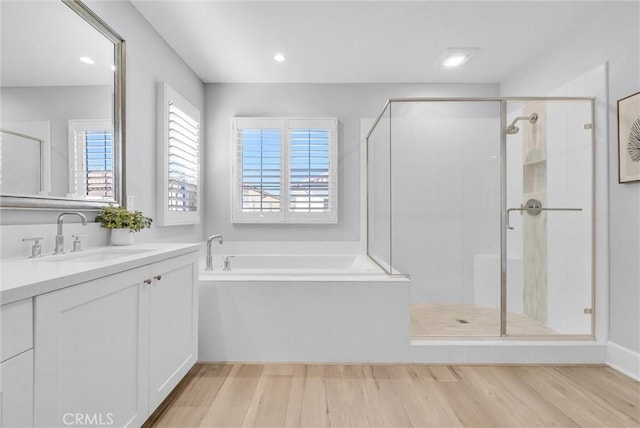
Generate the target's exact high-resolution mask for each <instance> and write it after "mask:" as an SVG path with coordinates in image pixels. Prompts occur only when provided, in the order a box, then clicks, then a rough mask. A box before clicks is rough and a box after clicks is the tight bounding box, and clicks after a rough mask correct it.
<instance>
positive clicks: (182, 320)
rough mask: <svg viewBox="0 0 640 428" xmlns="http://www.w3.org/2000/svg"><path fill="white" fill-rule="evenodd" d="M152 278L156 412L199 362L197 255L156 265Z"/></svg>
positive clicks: (151, 403) (152, 369)
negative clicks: (197, 361) (197, 360)
mask: <svg viewBox="0 0 640 428" xmlns="http://www.w3.org/2000/svg"><path fill="white" fill-rule="evenodd" d="M151 274H152V275H153V278H154V281H153V283H152V284H151V287H149V297H150V303H149V409H150V411H153V410H154V409H155V408H156V407H157V406H158V405H159V404H160V403H161V402H162V400H164V398H165V397H166V396H167V395H168V394H169V392H171V390H172V389H173V388H174V387H175V386H176V385H177V384H178V382H180V380H181V379H182V378H183V377H184V376H185V375H186V374H187V372H188V371H189V369H190V368H191V367H193V365H194V364H195V362H196V359H197V355H198V342H197V340H198V339H197V338H198V335H197V331H196V328H197V327H196V326H197V310H196V285H197V281H196V279H197V258H196V255H195V253H194V254H188V255H185V256H180V257H176V258H174V259H170V260H167V261H164V262H162V263H156V264H153V265H151Z"/></svg>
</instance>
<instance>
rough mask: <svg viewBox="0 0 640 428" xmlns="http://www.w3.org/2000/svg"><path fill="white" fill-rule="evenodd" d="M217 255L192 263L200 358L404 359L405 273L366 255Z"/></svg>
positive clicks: (406, 348)
mask: <svg viewBox="0 0 640 428" xmlns="http://www.w3.org/2000/svg"><path fill="white" fill-rule="evenodd" d="M229 255H231V253H229ZM222 260H224V258H223V257H221V258H220V259H218V263H217V264H216V263H215V261H214V268H215V269H216V270H214V271H212V272H205V271H202V270H201V271H200V289H199V301H200V307H199V314H200V315H199V323H200V324H199V344H200V345H199V353H200V354H199V360H200V361H253V362H330V361H331V362H369V361H371V362H385V361H406V360H407V359H408V355H409V340H410V338H409V333H410V320H409V303H410V302H409V298H410V295H409V294H410V293H409V285H410V281H409V280H408V279H407V278H392V277H389V276H387V275H386V274H384V272H383V271H382V270H381V269H380V268H379V267H377V266H376V265H375V264H374V263H373V262H371V261H370V260H369V259H368V258H367V257H366V256H354V255H350V256H348V255H342V256H333V255H290V256H283V255H280V256H267V255H264V256H259V255H238V256H237V257H236V258H234V259H232V270H231V271H230V272H225V271H222V270H221V266H222V265H221V263H222Z"/></svg>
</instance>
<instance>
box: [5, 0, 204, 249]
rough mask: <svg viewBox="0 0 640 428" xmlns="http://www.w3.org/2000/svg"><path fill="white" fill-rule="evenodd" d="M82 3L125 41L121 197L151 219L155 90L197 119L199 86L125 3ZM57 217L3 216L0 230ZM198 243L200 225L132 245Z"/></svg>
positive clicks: (156, 231)
mask: <svg viewBox="0 0 640 428" xmlns="http://www.w3.org/2000/svg"><path fill="white" fill-rule="evenodd" d="M85 3H86V4H87V6H88V7H89V8H91V9H92V10H93V11H94V12H95V13H96V14H97V15H98V16H100V17H101V18H102V19H103V20H104V21H105V22H107V23H108V24H109V25H110V26H111V27H112V28H113V29H114V30H115V31H116V32H118V33H119V34H120V35H121V36H122V38H124V39H125V41H126V50H127V67H126V68H127V70H126V77H127V78H126V100H127V104H126V114H127V124H126V132H127V135H126V138H127V150H126V157H127V162H126V169H127V194H129V195H133V196H134V199H135V202H134V205H135V206H134V208H135V209H138V210H141V211H143V212H144V213H145V214H146V215H148V216H150V217H153V218H156V217H157V215H156V165H157V164H156V145H157V141H156V84H157V82H158V81H166V82H167V83H168V84H169V85H170V86H172V87H173V88H174V89H175V90H177V91H178V92H179V93H180V94H181V95H182V96H184V97H185V98H186V99H187V100H189V102H191V103H192V104H193V105H194V106H196V107H197V108H199V109H200V110H201V112H202V113H203V114H204V85H203V83H202V81H201V80H200V79H199V78H198V77H197V76H196V74H195V73H194V72H193V71H192V70H191V69H190V68H189V67H188V66H187V65H186V64H185V63H184V62H183V61H182V59H181V58H180V57H179V56H178V55H177V54H176V53H175V52H174V51H173V49H171V47H169V45H168V44H167V43H166V42H165V41H164V39H162V38H161V37H160V35H159V34H158V33H157V32H156V31H155V30H154V29H153V28H152V27H151V25H150V24H149V23H148V22H147V21H146V20H145V19H144V18H143V17H142V15H140V13H139V12H138V10H137V9H136V8H134V7H133V5H131V3H129V2H125V1H113V2H111V1H100V0H88V1H85ZM205 128H206V126H205ZM58 213H59V211H53V212H51V211H42V210H39V211H33V212H25V211H4V212H3V213H2V224H5V225H6V224H34V223H54V222H55V220H56V218H57V215H58ZM52 227H54V226H53V224H52ZM201 239H202V223H201V224H200V225H195V226H176V227H157V226H156V225H154V226H153V228H152V229H151V230H145V231H142V232H140V233H138V234H137V236H136V240H137V241H138V242H143V241H152V240H163V241H184V242H191V241H199V240H201Z"/></svg>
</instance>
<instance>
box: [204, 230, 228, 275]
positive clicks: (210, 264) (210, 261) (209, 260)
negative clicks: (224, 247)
mask: <svg viewBox="0 0 640 428" xmlns="http://www.w3.org/2000/svg"><path fill="white" fill-rule="evenodd" d="M214 240H217V241H218V244H222V243H223V242H224V239H222V235H211V236H210V237H209V239H207V267H206V268H205V270H213V258H212V257H211V243H212V242H213V241H214Z"/></svg>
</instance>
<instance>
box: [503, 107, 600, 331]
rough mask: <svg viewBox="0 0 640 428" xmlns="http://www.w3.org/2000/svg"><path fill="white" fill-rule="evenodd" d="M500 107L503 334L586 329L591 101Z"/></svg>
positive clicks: (589, 310)
mask: <svg viewBox="0 0 640 428" xmlns="http://www.w3.org/2000/svg"><path fill="white" fill-rule="evenodd" d="M505 110H506V123H505V136H506V138H505V140H506V143H505V144H506V145H505V148H504V150H505V152H504V156H505V159H504V161H505V162H506V169H505V176H506V177H505V178H506V194H505V195H504V196H505V199H506V207H505V208H506V210H505V217H506V225H505V226H506V228H505V233H506V266H504V268H505V269H506V278H507V281H506V314H505V315H506V334H507V335H510V336H549V335H574V336H581V335H592V334H593V311H594V304H593V303H594V294H593V290H594V288H593V199H594V198H593V196H594V193H593V183H594V177H593V174H594V159H593V151H594V150H593V149H594V139H593V106H592V101H591V100H586V99H585V100H568V99H545V100H535V99H532V100H523V101H511V100H510V101H506V102H505ZM504 297H505V296H503V298H504Z"/></svg>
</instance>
